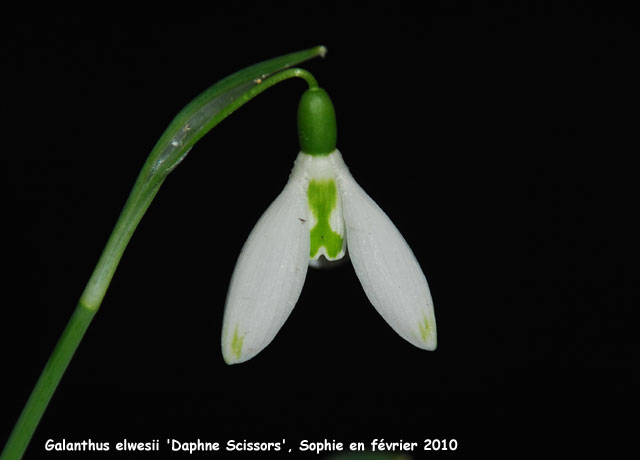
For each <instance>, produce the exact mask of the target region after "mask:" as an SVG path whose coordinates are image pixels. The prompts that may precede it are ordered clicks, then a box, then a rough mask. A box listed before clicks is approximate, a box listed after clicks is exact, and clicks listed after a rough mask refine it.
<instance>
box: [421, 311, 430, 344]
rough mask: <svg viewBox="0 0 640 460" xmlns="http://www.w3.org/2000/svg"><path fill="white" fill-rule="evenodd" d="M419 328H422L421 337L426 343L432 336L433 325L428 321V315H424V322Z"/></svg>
mask: <svg viewBox="0 0 640 460" xmlns="http://www.w3.org/2000/svg"><path fill="white" fill-rule="evenodd" d="M418 327H419V328H420V336H421V337H422V341H423V342H426V341H427V339H428V338H429V336H430V335H431V324H429V320H428V319H427V315H426V314H425V313H422V322H421V323H418Z"/></svg>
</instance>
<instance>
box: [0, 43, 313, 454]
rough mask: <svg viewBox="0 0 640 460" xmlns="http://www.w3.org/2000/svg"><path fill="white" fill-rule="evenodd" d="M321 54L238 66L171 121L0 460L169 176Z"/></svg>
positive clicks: (16, 443)
mask: <svg viewBox="0 0 640 460" xmlns="http://www.w3.org/2000/svg"><path fill="white" fill-rule="evenodd" d="M325 52H326V49H325V48H324V47H315V48H311V49H309V50H304V51H299V52H296V53H291V54H289V55H285V56H280V57H278V58H274V59H271V60H268V61H264V62H261V63H259V64H255V65H253V66H250V67H247V68H246V69H243V70H240V71H238V72H236V73H235V74H232V75H231V76H229V77H227V78H225V79H223V80H221V81H219V82H218V83H216V84H215V85H213V86H212V87H211V88H209V89H207V90H206V91H205V92H203V93H202V94H200V95H199V96H198V97H196V98H195V99H194V100H193V101H192V102H191V103H189V104H188V105H187V106H186V107H185V108H184V109H183V110H182V111H181V112H180V113H179V114H178V115H177V116H176V117H175V119H174V120H173V121H172V122H171V124H170V125H169V127H168V128H167V129H166V130H165V132H164V133H163V134H162V136H161V137H160V139H159V140H158V142H157V143H156V145H155V147H154V148H153V150H152V151H151V153H150V154H149V157H148V158H147V161H146V162H145V164H144V166H143V167H142V170H141V171H140V174H139V175H138V178H137V180H136V182H135V184H134V186H133V189H132V190H131V193H130V195H129V198H128V199H127V202H126V203H125V206H124V208H123V210H122V213H121V214H120V217H119V218H118V221H117V222H116V225H115V227H114V229H113V231H112V233H111V236H110V237H109V240H108V241H107V245H106V246H105V248H104V250H103V252H102V254H101V256H100V259H99V260H98V263H97V264H96V267H95V269H94V271H93V273H92V275H91V278H90V279H89V282H88V283H87V285H86V287H85V289H84V291H83V293H82V296H81V297H80V301H79V302H78V305H77V306H76V309H75V311H74V312H73V314H72V315H71V318H70V320H69V322H68V323H67V326H66V328H65V329H64V331H63V333H62V335H61V337H60V339H59V340H58V343H57V345H56V346H55V348H54V350H53V352H52V354H51V356H50V358H49V361H48V362H47V364H46V365H45V367H44V369H43V371H42V374H41V375H40V378H39V379H38V381H37V383H36V385H35V387H34V389H33V391H32V392H31V395H30V396H29V399H28V400H27V403H26V404H25V407H24V409H23V410H22V413H21V414H20V417H19V418H18V421H17V422H16V425H15V427H14V429H13V431H12V432H11V435H10V436H9V439H8V440H7V444H6V445H5V447H4V449H3V451H2V454H0V460H18V459H20V458H22V456H23V455H24V452H25V450H26V449H27V447H28V445H29V442H30V441H31V438H32V437H33V434H34V432H35V430H36V428H37V426H38V424H39V423H40V420H41V418H42V415H43V414H44V411H45V410H46V408H47V405H48V404H49V401H50V400H51V397H52V396H53V394H54V392H55V390H56V388H57V387H58V384H59V383H60V380H61V379H62V376H63V375H64V372H65V371H66V369H67V366H68V365H69V363H70V361H71V359H72V357H73V355H74V353H75V351H76V349H77V348H78V346H79V345H80V341H81V340H82V338H83V336H84V334H85V332H86V331H87V329H88V327H89V325H90V324H91V321H92V320H93V317H94V316H95V314H96V312H97V311H98V309H99V308H100V305H101V303H102V299H103V298H104V296H105V294H106V292H107V289H108V287H109V284H110V283H111V279H112V278H113V275H114V273H115V271H116V268H117V267H118V263H119V262H120V259H121V258H122V254H123V253H124V251H125V249H126V247H127V244H128V243H129V240H130V239H131V237H132V235H133V232H134V231H135V229H136V227H137V226H138V224H139V223H140V220H141V219H142V217H143V216H144V213H145V212H146V210H147V208H148V207H149V205H150V204H151V202H152V201H153V199H154V197H155V196H156V194H157V193H158V190H159V189H160V186H161V185H162V183H163V182H164V179H165V178H166V177H167V175H168V174H169V173H170V172H171V171H173V169H174V168H175V167H176V166H177V165H178V164H179V163H180V162H181V161H182V160H183V159H184V157H185V156H186V155H187V153H188V152H189V150H190V149H191V147H193V145H194V144H195V143H196V142H197V141H198V140H199V139H200V138H202V136H204V134H206V133H207V132H208V131H209V130H211V129H212V128H213V127H214V126H216V125H217V124H218V123H220V122H221V121H222V120H224V119H225V118H226V117H228V116H229V115H230V114H231V113H233V112H234V111H235V110H236V109H238V108H239V107H241V106H242V105H244V104H245V103H247V102H249V101H250V100H251V99H253V98H254V97H256V96H257V95H258V94H260V93H262V92H263V91H265V90H266V89H268V88H270V87H272V86H273V85H275V84H277V83H280V82H282V81H284V80H287V79H289V78H294V77H297V78H303V79H304V80H305V81H306V82H307V84H308V85H309V87H310V88H315V87H317V86H318V84H317V82H316V79H315V78H314V77H313V76H312V75H311V74H310V73H309V72H307V71H305V70H303V69H298V68H290V66H291V65H294V64H297V63H299V62H302V61H305V60H307V59H310V58H313V57H316V56H323V55H324V53H325Z"/></svg>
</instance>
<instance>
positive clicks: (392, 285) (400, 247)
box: [222, 88, 436, 364]
mask: <svg viewBox="0 0 640 460" xmlns="http://www.w3.org/2000/svg"><path fill="white" fill-rule="evenodd" d="M298 132H299V139H300V147H301V152H300V153H299V154H298V157H297V159H296V161H295V165H294V167H293V170H292V172H291V175H290V176H289V181H288V182H287V184H286V186H285V188H284V190H283V191H282V193H280V195H279V196H278V197H277V198H276V200H275V201H274V202H273V203H272V204H271V206H269V208H268V209H267V210H266V211H265V213H264V214H263V215H262V217H261V218H260V220H259V221H258V223H257V224H256V226H255V227H254V228H253V230H252V232H251V234H250V235H249V238H248V239H247V242H246V243H245V245H244V247H243V248H242V252H241V253H240V257H239V258H238V262H237V264H236V267H235V271H234V273H233V276H232V279H231V284H230V286H229V291H228V294H227V301H226V306H225V313H224V320H223V327H222V354H223V357H224V360H225V361H226V362H227V363H228V364H235V363H241V362H244V361H247V360H249V359H251V358H253V357H254V356H255V355H256V354H258V353H259V352H260V351H262V349H264V348H265V347H266V346H267V345H268V344H269V343H270V342H271V341H272V340H273V338H274V337H275V335H276V334H277V333H278V331H279V330H280V328H281V327H282V325H283V324H284V322H285V321H286V320H287V318H288V317H289V314H290V313H291V311H292V310H293V307H294V306H295V304H296V302H297V301H298V297H299V296H300V292H301V291H302V286H303V284H304V280H305V277H306V274H307V267H308V266H309V265H310V264H311V265H314V264H317V263H318V262H319V258H325V259H326V260H327V261H335V260H338V259H341V258H342V257H344V255H345V253H346V250H347V247H348V248H349V255H350V257H351V261H352V263H353V267H354V269H355V272H356V274H357V276H358V278H359V280H360V282H361V284H362V287H363V288H364V291H365V293H366V295H367V297H368V298H369V301H370V302H371V303H372V304H373V306H374V307H375V308H376V310H377V311H378V313H380V315H381V316H382V317H383V318H384V319H385V320H386V321H387V323H389V325H390V326H391V327H392V328H393V329H394V330H395V331H396V332H397V333H398V334H399V335H400V336H401V337H402V338H404V339H405V340H407V341H408V342H410V343H411V344H413V345H415V346H416V347H419V348H422V349H425V350H434V349H435V348H436V322H435V316H434V312H433V303H432V301H431V294H430V292H429V287H428V285H427V280H426V278H425V276H424V274H423V273H422V270H421V269H420V266H419V264H418V261H417V260H416V258H415V256H414V255H413V253H412V251H411V249H410V248H409V246H408V245H407V243H406V241H405V240H404V238H403V237H402V235H401V234H400V232H399V231H398V229H397V228H396V227H395V225H393V223H392V222H391V220H389V218H388V217H387V215H386V214H385V213H384V212H383V211H382V210H381V209H380V208H379V207H378V205H377V204H376V203H375V202H374V201H373V200H372V199H371V198H370V197H369V196H368V195H367V194H366V193H365V191H364V190H363V189H362V188H361V187H360V186H359V185H358V183H357V182H356V181H355V180H354V178H353V177H352V176H351V174H350V173H349V169H348V168H347V166H346V165H345V163H344V161H343V160H342V155H341V154H340V152H339V151H338V150H337V149H336V148H335V146H336V123H335V112H334V108H333V104H332V102H331V99H330V98H329V96H328V94H327V93H326V91H324V90H323V89H321V88H311V89H308V90H307V91H306V92H305V93H304V94H303V96H302V99H301V101H300V105H299V107H298Z"/></svg>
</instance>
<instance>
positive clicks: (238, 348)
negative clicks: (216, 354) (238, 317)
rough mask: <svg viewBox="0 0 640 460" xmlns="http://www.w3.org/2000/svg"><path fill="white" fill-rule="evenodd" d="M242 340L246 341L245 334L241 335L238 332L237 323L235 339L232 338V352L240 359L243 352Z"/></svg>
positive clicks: (234, 332)
mask: <svg viewBox="0 0 640 460" xmlns="http://www.w3.org/2000/svg"><path fill="white" fill-rule="evenodd" d="M242 342H244V335H243V336H241V335H239V334H238V326H237V325H236V328H235V330H234V331H233V339H231V353H233V356H235V357H236V359H239V358H240V355H241V354H242Z"/></svg>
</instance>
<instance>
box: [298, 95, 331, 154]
mask: <svg viewBox="0 0 640 460" xmlns="http://www.w3.org/2000/svg"><path fill="white" fill-rule="evenodd" d="M337 133H338V130H337V126H336V112H335V109H334V107H333V103H332V102H331V98H330V97H329V95H328V94H327V92H326V91H325V90H324V89H322V88H310V89H308V90H306V91H305V92H304V93H303V94H302V97H301V98H300V103H299V104H298V139H299V142H300V150H302V151H303V152H304V153H308V154H310V155H328V154H330V153H332V152H333V151H334V150H335V149H336V139H337V136H338V134H337Z"/></svg>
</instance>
